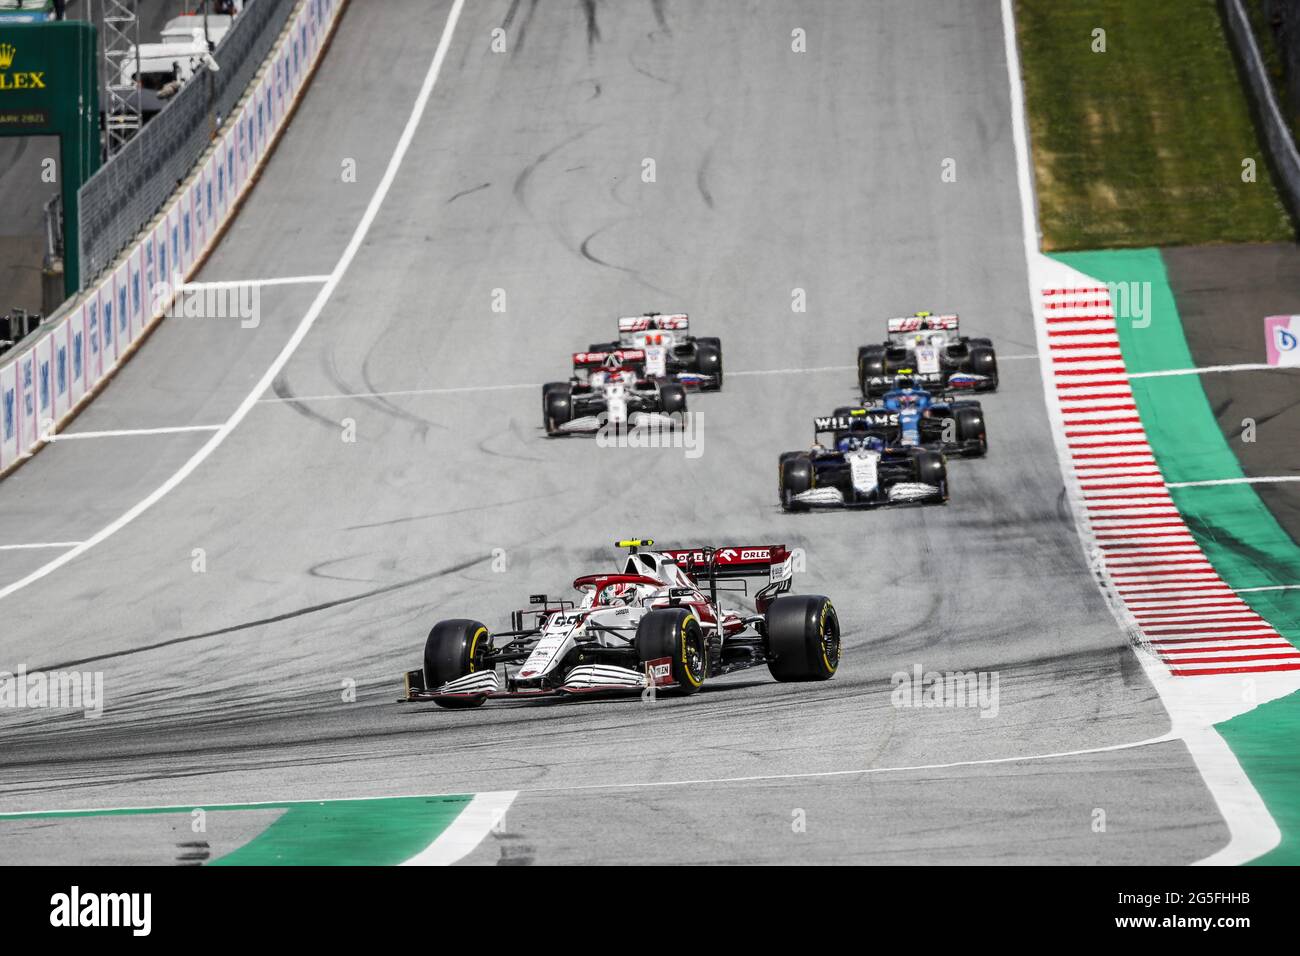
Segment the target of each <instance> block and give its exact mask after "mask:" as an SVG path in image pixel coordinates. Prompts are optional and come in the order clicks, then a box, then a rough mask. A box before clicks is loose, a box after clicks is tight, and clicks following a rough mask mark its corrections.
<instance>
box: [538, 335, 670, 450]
mask: <svg viewBox="0 0 1300 956" xmlns="http://www.w3.org/2000/svg"><path fill="white" fill-rule="evenodd" d="M685 414H686V389H685V388H684V387H683V386H681V385H676V384H673V383H671V382H666V381H663V380H661V379H657V378H652V377H650V376H648V375H647V374H646V369H645V352H644V351H642V350H641V349H615V350H614V351H612V352H575V353H574V355H573V377H572V378H571V379H570V380H569V381H567V382H549V383H547V384H546V385H543V386H542V420H543V423H544V424H545V425H546V434H547V435H550V436H551V437H555V436H557V435H569V434H574V433H582V432H588V433H590V432H596V431H599V430H600V429H601V428H602V427H608V426H613V427H615V428H619V427H624V426H629V427H636V426H639V425H649V426H657V427H662V428H676V427H678V426H680V425H681V423H682V416H683V415H685Z"/></svg>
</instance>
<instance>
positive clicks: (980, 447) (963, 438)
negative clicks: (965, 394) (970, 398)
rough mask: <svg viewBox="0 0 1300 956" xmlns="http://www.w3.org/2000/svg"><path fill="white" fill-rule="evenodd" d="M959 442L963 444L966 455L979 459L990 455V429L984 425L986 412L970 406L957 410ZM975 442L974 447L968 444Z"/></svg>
mask: <svg viewBox="0 0 1300 956" xmlns="http://www.w3.org/2000/svg"><path fill="white" fill-rule="evenodd" d="M954 417H955V418H956V419H957V441H959V442H961V443H962V447H963V449H966V451H965V454H966V455H968V456H970V457H971V458H979V457H982V456H983V455H985V454H987V453H988V450H989V438H988V427H987V426H986V425H985V424H984V410H983V409H981V408H979V407H978V406H974V405H968V406H966V407H964V408H958V409H956V414H955V416H954ZM970 442H974V443H975V444H974V445H973V446H971V445H969V444H968V443H970Z"/></svg>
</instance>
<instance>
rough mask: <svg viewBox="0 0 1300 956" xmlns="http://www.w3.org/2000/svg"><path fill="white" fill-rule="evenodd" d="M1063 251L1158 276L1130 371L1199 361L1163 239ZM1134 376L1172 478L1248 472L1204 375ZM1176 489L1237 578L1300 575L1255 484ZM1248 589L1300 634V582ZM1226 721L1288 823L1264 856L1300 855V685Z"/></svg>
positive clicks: (1191, 519) (1130, 337) (1126, 272)
mask: <svg viewBox="0 0 1300 956" xmlns="http://www.w3.org/2000/svg"><path fill="white" fill-rule="evenodd" d="M1055 258H1056V259H1058V260H1059V261H1061V262H1063V263H1065V264H1066V265H1068V266H1071V267H1072V268H1075V269H1078V270H1079V271H1080V272H1083V273H1086V274H1087V275H1090V276H1092V277H1093V278H1095V279H1096V280H1098V281H1099V282H1102V283H1120V282H1138V283H1150V285H1149V286H1145V287H1143V288H1146V289H1148V290H1149V295H1150V299H1149V305H1150V312H1149V313H1148V314H1149V316H1150V325H1148V326H1146V327H1138V326H1137V325H1135V320H1134V319H1132V318H1128V317H1125V316H1116V319H1115V325H1116V328H1117V329H1118V331H1119V340H1120V349H1121V350H1122V351H1123V353H1124V363H1125V365H1126V366H1127V368H1128V371H1129V372H1130V373H1133V372H1155V371H1164V370H1167V369H1177V368H1192V367H1193V366H1194V365H1195V362H1193V360H1192V354H1191V350H1190V349H1189V348H1188V346H1187V339H1186V336H1185V335H1184V334H1183V325H1182V320H1181V319H1180V317H1179V314H1178V305H1177V303H1176V302H1175V301H1174V294H1173V290H1172V289H1171V288H1170V286H1169V281H1168V277H1167V275H1166V272H1165V265H1164V261H1163V259H1162V258H1161V256H1160V251H1159V250H1158V249H1126V250H1115V251H1108V252H1079V253H1061V254H1058V255H1056V256H1055ZM1130 384H1131V386H1132V388H1133V396H1134V399H1135V401H1136V403H1137V406H1138V414H1139V415H1140V416H1141V418H1142V425H1143V428H1145V430H1146V433H1147V439H1148V440H1149V441H1150V443H1151V450H1152V452H1154V454H1155V456H1156V461H1157V462H1158V463H1159V465H1160V470H1161V472H1162V473H1163V474H1164V477H1165V480H1166V481H1173V482H1177V481H1205V480H1208V479H1215V478H1239V477H1242V475H1243V472H1242V470H1241V464H1240V463H1239V462H1238V460H1237V456H1236V454H1234V453H1233V451H1232V448H1231V446H1230V445H1229V444H1228V440H1227V439H1226V438H1225V437H1224V435H1223V433H1222V432H1221V431H1220V430H1219V424H1218V422H1217V421H1216V420H1215V417H1214V413H1213V411H1212V410H1211V408H1210V402H1209V399H1207V398H1206V396H1205V390H1204V389H1203V388H1202V386H1201V381H1200V376H1197V375H1177V376H1167V377H1160V378H1142V379H1134V380H1132V381H1131V383H1130ZM1170 494H1171V495H1172V496H1173V499H1174V504H1175V505H1177V507H1178V510H1179V511H1180V512H1181V513H1182V515H1183V519H1184V520H1185V521H1186V522H1187V527H1188V528H1189V529H1190V530H1191V532H1192V535H1193V536H1194V537H1195V538H1196V542H1197V544H1199V545H1200V546H1201V550H1203V551H1204V552H1205V556H1206V557H1207V558H1208V559H1209V561H1210V563H1211V564H1212V565H1213V566H1214V569H1215V571H1217V572H1218V573H1219V576H1220V577H1222V578H1223V580H1225V581H1226V582H1227V583H1228V585H1229V587H1233V588H1251V587H1267V586H1272V585H1279V584H1300V548H1298V547H1297V546H1296V543H1295V542H1294V541H1292V540H1291V537H1290V535H1288V534H1287V533H1286V531H1285V530H1284V529H1283V528H1282V527H1281V525H1279V524H1278V523H1277V520H1276V519H1275V518H1274V517H1273V515H1272V513H1271V512H1270V511H1269V510H1268V508H1266V507H1265V506H1264V503H1263V502H1262V501H1261V500H1260V497H1259V495H1258V494H1256V493H1255V489H1254V488H1252V487H1251V486H1250V485H1245V484H1243V485H1216V486H1210V487H1201V488H1174V489H1171V490H1170ZM1240 597H1241V598H1242V600H1244V601H1245V602H1246V603H1247V604H1249V605H1250V606H1251V607H1252V608H1254V609H1255V610H1256V611H1257V612H1259V614H1260V615H1262V616H1263V617H1264V619H1265V620H1267V621H1268V622H1269V623H1270V624H1271V625H1273V627H1274V628H1276V629H1277V631H1278V633H1279V634H1281V635H1283V636H1284V637H1285V638H1286V639H1287V640H1289V641H1290V642H1291V643H1292V644H1300V590H1290V591H1262V592H1255V593H1246V594H1242V595H1240ZM1245 676H1246V675H1243V678H1245ZM1186 679H1187V680H1196V679H1197V678H1194V677H1189V678H1186ZM1217 729H1218V731H1219V733H1221V734H1222V735H1223V738H1224V740H1226V741H1227V742H1228V746H1229V747H1231V748H1232V751H1233V753H1234V754H1236V755H1237V759H1238V760H1239V761H1240V762H1241V765H1242V768H1243V769H1244V770H1245V771H1246V774H1247V776H1249V777H1250V781H1251V783H1252V784H1254V786H1255V789H1256V790H1258V791H1259V794H1260V796H1261V797H1262V798H1263V799H1264V803H1265V805H1266V806H1267V807H1268V810H1269V813H1271V814H1272V815H1273V819H1274V820H1275V821H1277V825H1278V827H1279V829H1280V830H1281V831H1282V842H1281V843H1280V844H1278V846H1277V848H1276V849H1274V850H1273V851H1272V852H1270V853H1267V854H1265V855H1264V856H1262V857H1260V858H1259V859H1258V860H1256V861H1254V862H1256V863H1260V864H1269V865H1276V864H1300V744H1297V741H1300V694H1291V695H1290V696H1287V697H1282V698H1279V699H1277V700H1274V701H1270V702H1269V703H1267V704H1264V705H1263V706H1260V707H1256V708H1255V709H1254V710H1251V711H1248V712H1247V713H1244V714H1242V715H1240V716H1238V717H1234V718H1233V719H1232V720H1228V721H1225V722H1224V723H1222V724H1219V725H1218V728H1217Z"/></svg>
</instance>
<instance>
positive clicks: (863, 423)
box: [813, 408, 898, 437]
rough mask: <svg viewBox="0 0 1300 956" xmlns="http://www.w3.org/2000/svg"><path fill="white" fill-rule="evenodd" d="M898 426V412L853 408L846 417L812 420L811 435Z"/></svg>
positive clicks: (831, 416)
mask: <svg viewBox="0 0 1300 956" xmlns="http://www.w3.org/2000/svg"><path fill="white" fill-rule="evenodd" d="M897 425H898V412H891V411H888V410H886V409H883V408H854V409H852V410H850V412H849V413H848V414H847V415H826V416H823V417H820V418H814V419H813V433H814V437H815V436H816V435H823V434H826V433H828V432H846V431H849V430H850V429H852V428H855V427H856V428H859V429H866V430H870V429H872V428H894V427H897Z"/></svg>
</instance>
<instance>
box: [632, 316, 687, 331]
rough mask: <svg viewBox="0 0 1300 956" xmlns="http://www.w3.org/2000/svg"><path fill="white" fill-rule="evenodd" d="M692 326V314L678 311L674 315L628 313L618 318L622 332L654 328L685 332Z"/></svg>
mask: <svg viewBox="0 0 1300 956" xmlns="http://www.w3.org/2000/svg"><path fill="white" fill-rule="evenodd" d="M690 327H691V320H690V316H688V315H687V314H686V313H685V312H676V313H674V314H672V315H660V314H659V313H658V312H647V313H646V314H645V315H628V316H624V317H623V318H621V319H619V320H618V331H619V332H620V333H625V332H649V331H650V330H652V329H661V330H664V331H669V332H685V331H686V330H687V329H689V328H690Z"/></svg>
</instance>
